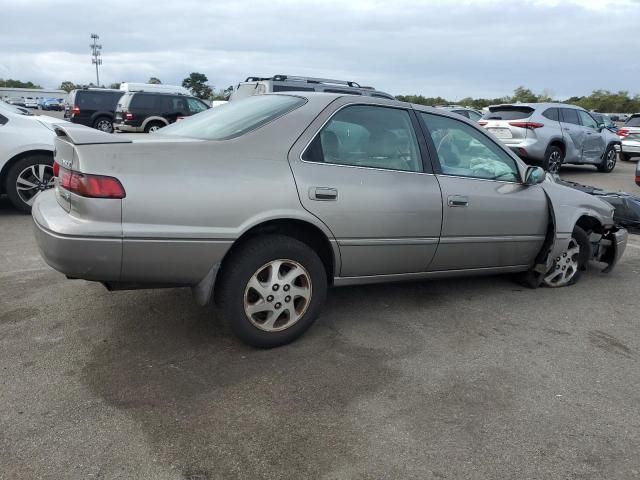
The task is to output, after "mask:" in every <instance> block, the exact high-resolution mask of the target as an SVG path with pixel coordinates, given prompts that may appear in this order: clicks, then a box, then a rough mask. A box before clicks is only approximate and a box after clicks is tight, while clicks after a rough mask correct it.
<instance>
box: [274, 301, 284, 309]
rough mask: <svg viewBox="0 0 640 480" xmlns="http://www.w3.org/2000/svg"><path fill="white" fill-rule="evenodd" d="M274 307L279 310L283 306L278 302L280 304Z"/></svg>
mask: <svg viewBox="0 0 640 480" xmlns="http://www.w3.org/2000/svg"><path fill="white" fill-rule="evenodd" d="M274 306H275V307H276V309H278V308H280V307H281V306H282V305H280V302H278V303H276V304H275V305H274Z"/></svg>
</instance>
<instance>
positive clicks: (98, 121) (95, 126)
mask: <svg viewBox="0 0 640 480" xmlns="http://www.w3.org/2000/svg"><path fill="white" fill-rule="evenodd" d="M103 120H106V121H107V122H109V124H110V125H111V129H110V131H109V132H105V133H113V120H111V119H110V118H109V117H98V118H96V120H95V122H93V128H95V129H96V130H100V131H101V132H104V130H101V129H99V128H98V124H99V123H100V122H102V121H103Z"/></svg>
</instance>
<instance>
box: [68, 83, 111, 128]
mask: <svg viewBox="0 0 640 480" xmlns="http://www.w3.org/2000/svg"><path fill="white" fill-rule="evenodd" d="M123 93H124V92H122V91H120V90H111V89H108V88H83V89H81V90H71V92H69V98H68V100H67V104H66V105H65V109H64V118H65V120H69V121H70V122H73V123H80V124H82V125H86V126H87V127H93V128H97V129H98V130H102V131H103V132H108V133H111V132H113V115H114V113H115V109H116V104H117V103H118V100H119V99H120V97H121V96H122V94H123Z"/></svg>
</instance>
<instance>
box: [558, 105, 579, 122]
mask: <svg viewBox="0 0 640 480" xmlns="http://www.w3.org/2000/svg"><path fill="white" fill-rule="evenodd" d="M560 112H561V113H562V121H563V122H564V123H571V124H573V125H580V119H579V118H578V111H577V110H574V109H573V108H561V109H560Z"/></svg>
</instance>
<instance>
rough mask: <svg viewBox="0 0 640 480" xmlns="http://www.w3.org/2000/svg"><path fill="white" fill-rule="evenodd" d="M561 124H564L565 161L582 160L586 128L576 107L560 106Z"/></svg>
mask: <svg viewBox="0 0 640 480" xmlns="http://www.w3.org/2000/svg"><path fill="white" fill-rule="evenodd" d="M558 110H560V124H561V125H562V137H563V138H564V143H565V147H566V148H565V150H566V151H565V155H564V161H565V162H567V163H571V162H578V163H579V162H582V149H583V148H584V142H585V141H586V136H587V133H586V129H585V128H584V127H583V126H582V123H581V122H580V117H579V116H578V111H579V110H577V109H575V108H559V109H558Z"/></svg>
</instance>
